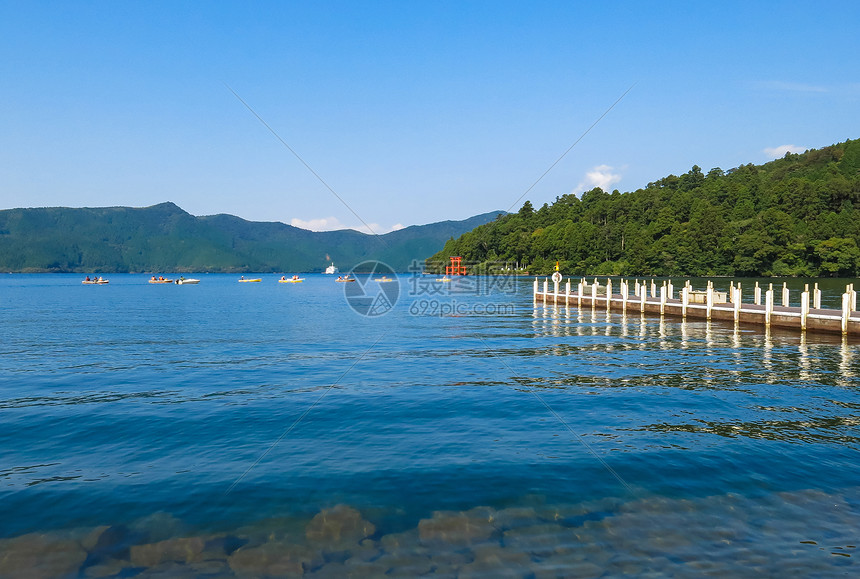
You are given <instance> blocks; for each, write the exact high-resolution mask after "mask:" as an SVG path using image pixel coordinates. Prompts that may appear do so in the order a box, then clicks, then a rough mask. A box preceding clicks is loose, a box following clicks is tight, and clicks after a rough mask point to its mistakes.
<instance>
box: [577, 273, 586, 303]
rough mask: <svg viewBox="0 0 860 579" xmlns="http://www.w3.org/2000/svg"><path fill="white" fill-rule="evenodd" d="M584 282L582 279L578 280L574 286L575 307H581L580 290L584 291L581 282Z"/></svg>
mask: <svg viewBox="0 0 860 579" xmlns="http://www.w3.org/2000/svg"><path fill="white" fill-rule="evenodd" d="M584 282H585V280H584V279H582V280H580V281H579V284H577V286H576V307H578V308H581V307H582V292H583V291H585V290H584V289H583V287H582V284H583V283H584Z"/></svg>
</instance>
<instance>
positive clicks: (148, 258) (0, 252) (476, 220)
mask: <svg viewBox="0 0 860 579" xmlns="http://www.w3.org/2000/svg"><path fill="white" fill-rule="evenodd" d="M498 213H500V212H493V213H487V214H484V215H478V216H475V217H472V218H470V219H467V220H464V221H444V222H440V223H432V224H429V225H417V226H412V227H406V228H404V229H401V230H399V231H394V232H392V233H388V234H386V235H380V236H374V235H366V234H363V233H359V232H357V231H353V230H341V231H327V232H312V231H307V230H305V229H299V228H297V227H293V226H290V225H285V224H283V223H260V222H252V221H245V220H244V219H240V218H238V217H234V216H232V215H213V216H206V217H195V216H193V215H191V214H189V213H186V212H185V211H183V210H182V209H180V208H179V207H177V206H176V205H174V204H173V203H162V204H159V205H154V206H152V207H145V208H130V207H101V208H80V209H73V208H65V207H51V208H39V209H9V210H4V211H0V271H12V272H80V273H84V272H96V273H113V272H164V271H166V272H282V271H284V272H286V271H307V272H312V271H322V270H323V269H324V268H325V267H326V266H327V265H328V264H329V263H330V262H331V261H334V262H335V264H336V265H338V266H339V267H340V268H341V269H344V270H346V269H349V268H350V267H352V266H353V265H355V264H357V263H359V262H361V261H364V260H367V259H379V260H382V261H385V262H386V263H388V264H389V265H391V266H392V267H393V268H394V269H396V270H398V271H406V270H407V268H408V267H409V265H410V263H411V262H412V260H418V261H419V262H420V261H421V260H423V259H424V258H426V257H427V256H428V255H430V254H432V253H433V252H435V251H438V250H439V248H440V247H442V246H443V244H444V243H445V240H447V239H450V238H451V237H454V236H459V235H460V234H462V233H463V232H465V231H469V230H470V229H473V228H474V227H476V226H478V225H480V224H482V223H486V222H487V221H489V220H491V219H493V218H495V217H496V215H497V214H498Z"/></svg>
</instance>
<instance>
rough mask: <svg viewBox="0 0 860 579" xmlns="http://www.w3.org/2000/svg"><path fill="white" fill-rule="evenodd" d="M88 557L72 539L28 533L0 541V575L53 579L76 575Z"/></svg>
mask: <svg viewBox="0 0 860 579" xmlns="http://www.w3.org/2000/svg"><path fill="white" fill-rule="evenodd" d="M86 558H87V552H86V551H85V550H84V548H83V547H82V546H81V545H80V543H78V542H77V541H74V540H72V539H67V538H62V537H59V536H57V535H53V534H38V533H30V534H27V535H21V536H20V537H15V538H14V539H2V540H0V577H3V578H6V577H9V578H15V579H54V578H57V577H77V575H78V571H79V569H80V567H81V565H82V564H83V563H84V561H85V560H86Z"/></svg>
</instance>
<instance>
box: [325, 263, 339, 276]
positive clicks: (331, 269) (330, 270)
mask: <svg viewBox="0 0 860 579" xmlns="http://www.w3.org/2000/svg"><path fill="white" fill-rule="evenodd" d="M325 273H327V274H328V275H334V274H336V273H337V268H336V267H335V266H334V262H331V265H330V266H328V267H327V268H325Z"/></svg>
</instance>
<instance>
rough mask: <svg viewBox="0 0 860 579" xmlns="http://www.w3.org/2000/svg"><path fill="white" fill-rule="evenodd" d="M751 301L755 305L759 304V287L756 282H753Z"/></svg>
mask: <svg viewBox="0 0 860 579" xmlns="http://www.w3.org/2000/svg"><path fill="white" fill-rule="evenodd" d="M754 292H755V293H754V296H753V302H754V303H755V305H757V306H760V305H761V288H760V287H759V285H758V282H755V290H754Z"/></svg>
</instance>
